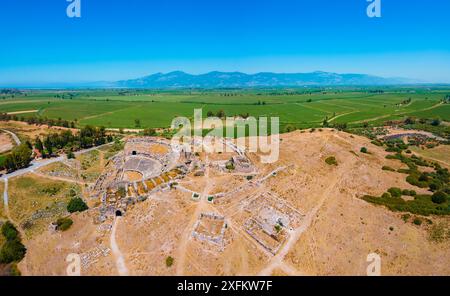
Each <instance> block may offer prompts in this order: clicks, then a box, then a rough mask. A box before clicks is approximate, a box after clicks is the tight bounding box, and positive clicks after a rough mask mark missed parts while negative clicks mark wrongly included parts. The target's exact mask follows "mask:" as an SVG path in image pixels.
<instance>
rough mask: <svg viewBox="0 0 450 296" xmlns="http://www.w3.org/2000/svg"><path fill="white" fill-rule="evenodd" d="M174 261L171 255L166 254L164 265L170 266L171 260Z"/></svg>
mask: <svg viewBox="0 0 450 296" xmlns="http://www.w3.org/2000/svg"><path fill="white" fill-rule="evenodd" d="M174 261H175V259H173V257H171V256H168V257H167V258H166V266H167V267H171V266H172V265H173V262H174Z"/></svg>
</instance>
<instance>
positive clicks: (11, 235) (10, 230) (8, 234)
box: [2, 221, 19, 240]
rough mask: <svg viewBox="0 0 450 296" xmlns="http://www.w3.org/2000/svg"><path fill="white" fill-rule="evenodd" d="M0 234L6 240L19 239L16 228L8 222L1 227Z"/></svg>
mask: <svg viewBox="0 0 450 296" xmlns="http://www.w3.org/2000/svg"><path fill="white" fill-rule="evenodd" d="M2 234H3V236H4V237H5V238H6V239H7V240H15V239H17V238H18V237H19V232H18V231H17V229H16V227H15V226H14V225H13V224H12V223H11V222H9V221H6V222H5V224H3V225H2Z"/></svg>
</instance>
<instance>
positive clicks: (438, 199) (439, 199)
mask: <svg viewBox="0 0 450 296" xmlns="http://www.w3.org/2000/svg"><path fill="white" fill-rule="evenodd" d="M431 200H432V201H433V202H434V203H436V204H443V203H445V202H446V201H447V194H445V192H443V191H438V192H435V193H434V194H433V195H432V196H431Z"/></svg>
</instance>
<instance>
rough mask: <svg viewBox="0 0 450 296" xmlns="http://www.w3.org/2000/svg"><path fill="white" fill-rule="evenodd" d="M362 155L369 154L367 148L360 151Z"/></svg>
mask: <svg viewBox="0 0 450 296" xmlns="http://www.w3.org/2000/svg"><path fill="white" fill-rule="evenodd" d="M360 152H361V153H369V151H368V150H367V148H366V147H362V148H361V150H360Z"/></svg>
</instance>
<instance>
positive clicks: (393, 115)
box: [0, 89, 450, 131]
mask: <svg viewBox="0 0 450 296" xmlns="http://www.w3.org/2000/svg"><path fill="white" fill-rule="evenodd" d="M301 91H302V92H299V91H292V90H211V91H181V90H180V91H145V90H134V91H131V90H130V91H125V90H90V91H88V90H84V91H83V90H80V91H54V92H49V91H27V92H25V93H23V94H21V95H15V96H14V97H11V96H10V97H4V98H0V112H3V113H10V114H14V115H16V116H18V117H19V118H21V117H23V118H27V117H31V116H41V117H48V118H52V119H58V118H61V119H63V120H69V121H74V122H75V123H76V124H77V125H78V126H84V125H95V126H105V127H107V128H159V127H168V126H169V125H170V123H171V121H172V119H173V118H174V117H177V116H185V117H188V118H192V117H193V111H194V109H202V111H203V117H206V115H207V112H208V111H211V112H213V113H214V114H215V113H217V112H218V111H219V110H223V111H224V112H225V114H226V115H228V116H234V115H240V114H247V113H248V114H249V115H250V116H254V117H257V118H258V117H263V116H267V117H271V116H278V117H280V123H281V130H282V131H283V128H284V127H285V126H286V125H292V126H295V127H298V128H307V127H317V126H320V125H321V124H322V122H323V120H324V119H325V118H327V119H328V120H329V122H330V123H347V124H361V123H363V122H368V123H369V124H371V125H377V124H381V123H383V122H384V121H387V120H399V119H403V118H405V117H407V116H415V117H418V118H439V119H441V120H444V121H450V105H449V104H441V101H442V99H443V98H444V97H445V96H446V95H448V94H449V93H450V90H443V89H435V90H425V89H406V90H405V89H387V90H385V91H384V92H382V93H373V92H369V91H366V90H326V91H317V90H316V91H304V90H301ZM136 119H139V121H140V124H136V122H135V121H136Z"/></svg>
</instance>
